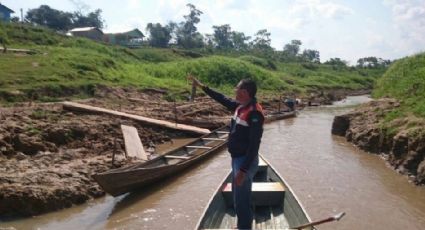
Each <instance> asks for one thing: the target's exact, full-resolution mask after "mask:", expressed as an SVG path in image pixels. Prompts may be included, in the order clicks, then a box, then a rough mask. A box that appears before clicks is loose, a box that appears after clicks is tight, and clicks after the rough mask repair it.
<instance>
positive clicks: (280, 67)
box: [0, 24, 383, 102]
mask: <svg viewBox="0 0 425 230" xmlns="http://www.w3.org/2000/svg"><path fill="white" fill-rule="evenodd" d="M3 28H4V30H5V31H6V33H7V34H8V38H9V41H10V45H9V47H11V48H26V49H31V50H34V51H35V54H34V55H15V54H12V53H8V54H0V71H1V75H0V100H2V101H3V102H4V101H6V102H14V101H21V100H25V99H36V100H42V101H50V100H57V98H58V97H60V96H78V97H85V96H91V95H92V93H93V91H94V88H95V86H96V85H97V84H101V85H107V86H118V87H130V86H131V87H137V88H162V89H168V90H169V93H170V94H178V93H181V92H184V91H185V92H189V90H190V86H189V84H188V82H187V81H186V76H187V74H189V73H192V74H194V75H196V76H198V77H199V78H200V79H201V80H202V81H203V82H205V83H207V84H208V85H211V86H212V87H215V88H218V89H220V90H223V91H224V92H226V93H228V94H230V93H232V92H233V87H234V86H235V85H236V84H237V82H238V81H239V80H240V79H243V78H252V79H255V80H256V81H257V82H258V85H259V88H260V92H259V93H260V94H263V95H264V94H277V93H278V94H281V93H291V92H297V93H301V94H302V93H307V92H309V91H311V90H327V89H336V88H346V89H364V88H371V87H372V85H373V84H374V81H375V79H376V78H377V77H379V76H380V74H382V73H383V70H370V69H362V70H357V69H355V68H338V69H336V68H335V67H332V66H328V65H323V64H311V63H282V62H279V61H277V60H269V59H264V58H260V57H256V56H253V55H250V54H246V53H244V54H241V55H238V54H235V53H229V54H228V55H226V54H225V53H221V54H220V55H211V54H208V53H202V52H200V51H191V50H179V49H159V48H149V47H144V48H141V49H131V50H130V49H127V48H123V47H118V46H110V45H107V44H103V43H97V42H93V41H90V40H88V39H82V38H70V37H67V36H64V35H60V34H57V33H55V32H54V31H51V30H48V29H44V28H40V27H32V26H22V25H15V24H5V25H3Z"/></svg>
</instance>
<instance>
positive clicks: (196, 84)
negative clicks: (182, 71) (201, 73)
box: [187, 74, 205, 87]
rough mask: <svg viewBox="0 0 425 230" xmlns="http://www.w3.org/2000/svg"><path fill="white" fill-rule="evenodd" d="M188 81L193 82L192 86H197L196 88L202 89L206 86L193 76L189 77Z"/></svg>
mask: <svg viewBox="0 0 425 230" xmlns="http://www.w3.org/2000/svg"><path fill="white" fill-rule="evenodd" d="M187 80H189V81H192V84H193V85H195V86H200V87H204V86H205V85H204V84H202V83H201V82H200V81H199V80H198V79H197V78H196V77H194V76H193V75H192V74H189V75H187Z"/></svg>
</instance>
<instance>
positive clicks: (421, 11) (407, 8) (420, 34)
mask: <svg viewBox="0 0 425 230" xmlns="http://www.w3.org/2000/svg"><path fill="white" fill-rule="evenodd" d="M384 4H386V5H387V6H389V7H391V10H392V16H393V23H394V27H395V29H396V31H398V32H399V36H400V37H399V39H400V41H399V43H400V44H399V46H398V49H399V50H400V51H401V50H404V51H408V53H409V54H412V53H414V52H418V47H422V49H424V48H425V36H424V34H425V0H391V1H390V0H386V1H384Z"/></svg>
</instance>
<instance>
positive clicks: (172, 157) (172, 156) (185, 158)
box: [164, 155, 190, 160]
mask: <svg viewBox="0 0 425 230" xmlns="http://www.w3.org/2000/svg"><path fill="white" fill-rule="evenodd" d="M164 157H165V158H170V159H183V160H187V159H189V158H190V157H185V156H174V155H165V156H164Z"/></svg>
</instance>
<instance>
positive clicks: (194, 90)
mask: <svg viewBox="0 0 425 230" xmlns="http://www.w3.org/2000/svg"><path fill="white" fill-rule="evenodd" d="M195 97H196V85H195V81H192V94H191V95H190V101H191V102H194V101H195Z"/></svg>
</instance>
